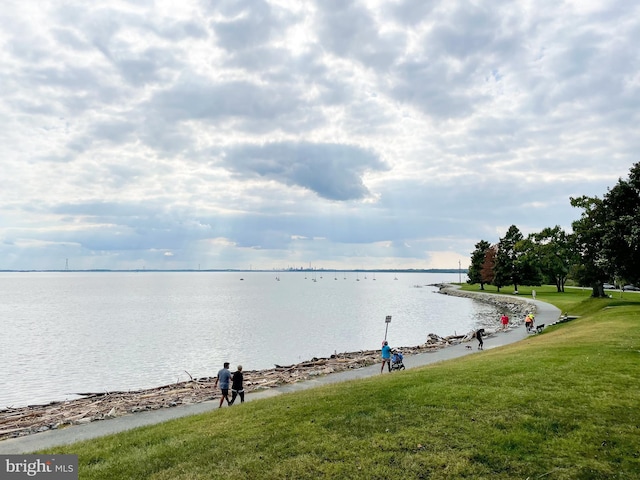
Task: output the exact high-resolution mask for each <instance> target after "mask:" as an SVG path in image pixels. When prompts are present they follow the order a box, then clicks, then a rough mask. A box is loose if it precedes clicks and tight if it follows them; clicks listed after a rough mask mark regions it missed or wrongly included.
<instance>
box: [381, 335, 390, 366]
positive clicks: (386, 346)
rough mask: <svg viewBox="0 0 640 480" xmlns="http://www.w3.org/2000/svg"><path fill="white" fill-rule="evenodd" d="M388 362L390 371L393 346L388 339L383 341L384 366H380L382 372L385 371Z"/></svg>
mask: <svg viewBox="0 0 640 480" xmlns="http://www.w3.org/2000/svg"><path fill="white" fill-rule="evenodd" d="M385 363H386V364H387V367H388V368H389V371H391V347H390V346H389V342H387V341H386V340H385V341H384V342H382V367H380V373H382V372H384V364H385Z"/></svg>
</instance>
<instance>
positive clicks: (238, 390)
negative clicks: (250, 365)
mask: <svg viewBox="0 0 640 480" xmlns="http://www.w3.org/2000/svg"><path fill="white" fill-rule="evenodd" d="M243 381H244V376H243V375H242V365H238V370H236V371H235V372H233V376H232V377H231V403H230V404H229V405H233V402H235V401H236V397H238V396H239V397H240V403H244V386H243V385H242V383H243Z"/></svg>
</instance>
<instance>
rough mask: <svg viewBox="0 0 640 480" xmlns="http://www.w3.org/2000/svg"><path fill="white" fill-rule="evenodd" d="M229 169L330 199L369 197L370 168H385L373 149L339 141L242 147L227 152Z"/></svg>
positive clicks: (239, 174)
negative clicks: (367, 176)
mask: <svg viewBox="0 0 640 480" xmlns="http://www.w3.org/2000/svg"><path fill="white" fill-rule="evenodd" d="M225 164H226V166H227V168H229V169H230V170H232V171H233V172H235V173H236V175H238V176H240V177H246V176H249V177H250V176H254V175H257V176H259V177H264V178H268V179H273V180H276V181H278V182H281V183H284V184H286V185H297V186H300V187H303V188H307V189H309V190H311V191H313V192H315V193H317V194H318V195H319V196H320V197H323V198H327V199H329V200H354V199H362V198H365V197H366V196H367V195H368V194H369V191H368V190H367V188H366V186H365V185H364V183H363V182H362V175H363V174H364V172H366V171H367V170H384V169H386V167H385V165H384V163H383V162H382V161H380V160H379V158H378V157H377V156H376V155H375V154H374V153H372V152H369V151H367V150H364V149H361V148H358V147H352V146H348V145H337V144H319V145H318V144H310V143H298V144H292V143H270V144H266V145H261V146H252V145H245V146H238V147H234V148H232V149H230V150H228V151H227V152H226V155H225Z"/></svg>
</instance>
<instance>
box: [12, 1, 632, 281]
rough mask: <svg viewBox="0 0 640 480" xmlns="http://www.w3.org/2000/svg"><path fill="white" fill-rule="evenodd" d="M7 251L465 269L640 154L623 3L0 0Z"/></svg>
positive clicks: (46, 259) (606, 182)
mask: <svg viewBox="0 0 640 480" xmlns="http://www.w3.org/2000/svg"><path fill="white" fill-rule="evenodd" d="M0 25H2V26H1V27H0V47H1V48H0V87H1V88H0V185H1V187H0V270H2V269H25V270H30V269H36V270H40V269H43V270H47V269H65V268H69V269H142V268H145V269H227V268H230V269H236V268H237V269H249V268H251V269H276V268H301V267H304V268H308V267H312V268H325V269H378V268H379V269H396V268H397V269H401V268H416V269H420V268H427V269H429V268H459V267H460V266H462V267H463V268H465V267H466V266H468V264H469V260H470V255H471V252H472V251H473V250H474V248H475V244H476V243H477V242H479V241H480V240H486V241H488V242H490V243H497V242H498V240H499V239H500V237H501V236H503V235H504V234H505V232H506V231H507V229H508V228H509V226H510V225H516V226H517V227H518V228H519V229H520V230H521V232H522V233H523V234H524V235H525V236H526V235H528V234H529V233H534V232H538V231H540V230H542V229H543V228H545V227H553V226H555V225H560V226H561V227H563V228H564V229H565V230H567V231H570V230H571V222H572V221H574V220H577V219H578V218H580V214H581V211H580V210H579V209H575V208H573V207H571V205H570V197H572V196H581V195H589V196H602V195H603V194H605V193H606V191H607V188H610V187H612V186H614V185H615V184H616V182H617V181H618V179H619V178H626V177H627V176H628V173H629V169H630V168H631V166H632V165H633V164H634V163H636V162H638V161H639V160H640V159H639V158H638V155H637V153H638V152H640V135H638V133H639V130H638V126H639V125H640V48H638V46H639V45H640V4H638V3H637V2H631V1H629V0H619V1H616V0H612V1H606V2H600V1H590V0H564V1H563V0H554V1H546V0H539V1H538V0H536V1H527V0H517V1H498V0H496V1H492V2H480V1H458V0H446V1H438V0H396V1H390V0H386V1H381V0H380V1H378V0H376V1H374V0H362V1H347V0H322V1H320V0H318V1H313V0H291V1H289V0H246V1H245V0H238V1H234V0H220V1H213V0H211V1H200V0H181V1H179V2H176V1H175V0H167V1H165V0H159V1H152V0H148V1H147V0H139V1H124V0H102V1H100V2H86V1H75V0H65V1H64V2H62V1H53V0H38V1H36V0H8V1H7V0H5V1H3V8H2V9H1V10H0Z"/></svg>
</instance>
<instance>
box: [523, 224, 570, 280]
mask: <svg viewBox="0 0 640 480" xmlns="http://www.w3.org/2000/svg"><path fill="white" fill-rule="evenodd" d="M529 238H530V239H532V240H533V242H534V250H535V252H536V255H535V256H536V261H537V265H538V267H539V268H540V271H541V273H542V275H543V276H544V281H546V282H547V283H555V285H556V289H557V290H558V292H564V285H565V283H566V281H567V276H568V275H569V272H570V271H571V267H572V266H573V265H574V264H576V263H577V262H578V260H579V258H578V256H577V254H576V249H575V243H574V238H573V235H571V234H567V233H566V232H565V231H564V230H563V229H562V228H561V227H560V226H559V225H556V226H555V227H553V228H551V227H547V228H545V229H543V230H542V231H541V232H540V233H533V234H531V235H530V236H529Z"/></svg>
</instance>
